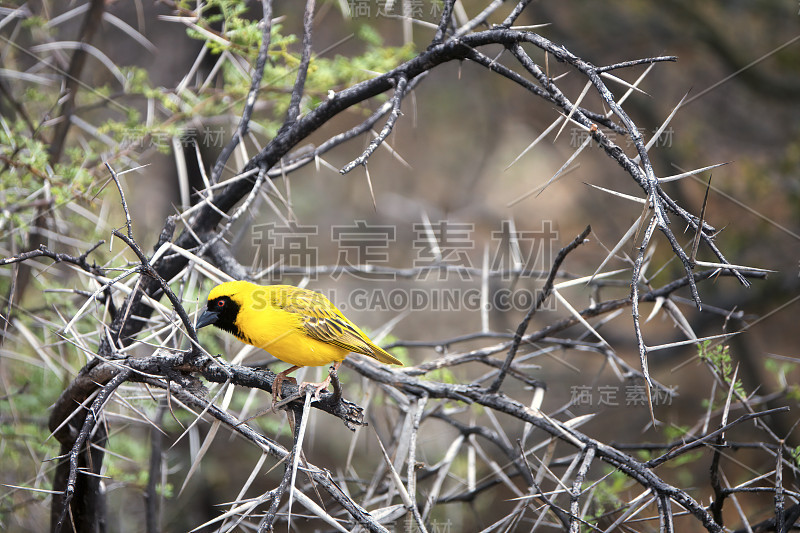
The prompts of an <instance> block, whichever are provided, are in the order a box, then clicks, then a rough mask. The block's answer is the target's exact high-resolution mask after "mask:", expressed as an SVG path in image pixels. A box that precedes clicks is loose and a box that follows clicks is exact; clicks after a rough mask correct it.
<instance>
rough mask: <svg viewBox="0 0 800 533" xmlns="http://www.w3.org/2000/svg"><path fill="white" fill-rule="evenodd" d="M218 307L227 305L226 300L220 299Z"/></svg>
mask: <svg viewBox="0 0 800 533" xmlns="http://www.w3.org/2000/svg"><path fill="white" fill-rule="evenodd" d="M217 307H225V300H220V301H218V302H217Z"/></svg>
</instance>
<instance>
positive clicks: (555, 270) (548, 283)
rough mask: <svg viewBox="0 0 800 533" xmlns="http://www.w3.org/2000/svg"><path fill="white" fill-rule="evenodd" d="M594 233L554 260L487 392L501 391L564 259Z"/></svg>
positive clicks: (588, 228)
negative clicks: (532, 320)
mask: <svg viewBox="0 0 800 533" xmlns="http://www.w3.org/2000/svg"><path fill="white" fill-rule="evenodd" d="M591 231H592V228H591V226H586V229H584V230H583V231H582V232H581V234H580V235H578V236H577V237H575V239H573V240H572V242H571V243H569V244H568V245H566V246H565V247H564V248H562V249H561V250H560V251H559V252H558V254H557V255H556V258H555V260H553V265H552V266H551V267H550V274H549V275H548V276H547V280H546V281H545V283H544V286H543V287H542V291H541V292H540V293H539V296H538V297H537V298H536V302H534V304H533V305H531V308H530V309H529V310H528V313H527V314H526V315H525V318H523V319H522V322H520V324H519V326H517V331H516V333H514V341H513V343H512V344H511V348H510V349H509V350H508V355H507V356H506V360H505V362H504V363H503V367H502V368H501V369H500V372H499V373H498V374H497V378H495V380H494V382H493V383H492V384H491V385H490V386H489V388H488V389H487V392H489V393H496V392H497V391H498V390H500V386H501V385H502V384H503V380H504V379H505V377H506V373H507V372H508V369H509V368H510V367H511V363H512V361H513V360H514V356H515V355H516V354H517V350H518V349H519V346H520V344H521V343H522V337H523V335H525V330H527V329H528V324H529V323H530V321H531V319H532V318H533V315H535V314H536V311H537V310H538V309H539V308H540V307H541V306H542V304H543V303H544V301H545V300H546V299H547V297H548V296H550V292H551V291H552V290H553V282H554V280H555V278H556V274H557V273H558V269H559V268H560V267H561V263H562V262H564V259H565V258H566V257H567V255H568V254H569V253H570V252H571V251H572V250H574V249H575V248H577V247H578V246H580V245H581V244H583V242H584V241H585V240H586V237H587V236H588V235H589V232H591Z"/></svg>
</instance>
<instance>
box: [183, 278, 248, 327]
mask: <svg viewBox="0 0 800 533" xmlns="http://www.w3.org/2000/svg"><path fill="white" fill-rule="evenodd" d="M252 287H253V284H252V283H249V282H247V281H229V282H227V283H222V284H220V285H217V286H216V287H214V288H213V289H211V292H210V293H209V295H208V302H206V308H205V310H204V311H203V313H202V314H201V315H200V317H199V318H198V319H197V324H195V328H196V329H200V328H204V327H206V326H210V325H211V324H213V325H215V326H216V327H218V328H220V329H224V330H225V331H228V332H230V333H233V334H234V335H237V336H238V333H239V332H238V329H239V328H238V327H237V326H236V316H237V315H238V314H239V310H240V309H241V308H242V305H243V303H244V301H245V297H246V295H247V293H248V291H251V290H252Z"/></svg>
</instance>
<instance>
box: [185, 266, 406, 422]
mask: <svg viewBox="0 0 800 533" xmlns="http://www.w3.org/2000/svg"><path fill="white" fill-rule="evenodd" d="M210 324H213V325H215V326H216V327H218V328H220V329H223V330H225V331H227V332H228V333H231V334H233V335H234V336H236V338H238V339H239V340H240V341H242V342H245V343H247V344H252V345H253V346H255V347H257V348H262V349H264V350H266V351H267V352H269V353H270V354H271V355H273V356H275V357H277V358H278V359H280V360H281V361H283V362H285V363H289V364H290V365H292V367H291V368H288V369H286V370H284V371H283V372H281V373H279V374H278V375H277V376H276V377H275V381H274V383H273V385H272V391H273V401H272V404H273V407H274V405H275V398H278V397H280V396H281V384H282V383H283V380H284V379H287V378H288V379H291V380H293V379H294V378H291V377H288V375H289V374H290V373H292V372H294V371H295V370H297V369H298V368H301V367H304V366H323V365H327V364H330V363H333V369H334V370H338V368H339V365H340V364H341V363H342V361H343V360H344V358H345V357H347V354H349V353H350V352H355V353H360V354H364V355H368V356H370V357H372V358H373V359H377V360H378V361H380V362H381V363H386V364H392V365H401V364H402V363H401V362H400V361H398V360H397V359H396V358H395V357H393V356H392V355H391V354H389V353H388V352H387V351H385V350H384V349H383V348H381V347H379V346H377V345H375V343H373V342H372V341H371V340H370V339H369V337H367V335H366V334H365V333H364V332H363V331H361V330H360V329H358V326H356V325H355V324H353V323H352V322H350V321H349V320H348V319H347V318H346V317H345V316H344V315H343V314H342V313H341V312H340V311H339V310H338V309H337V308H336V307H335V306H334V305H333V304H332V303H331V302H330V300H328V299H327V298H326V297H325V296H323V295H322V294H320V293H318V292H314V291H311V290H308V289H301V288H298V287H292V286H291V285H266V286H263V285H256V284H254V283H250V282H248V281H229V282H226V283H222V284H221V285H217V286H216V287H214V288H213V289H212V290H211V293H209V295H208V302H207V304H206V309H205V310H204V311H203V313H202V314H201V315H200V317H199V318H198V320H197V325H196V327H197V329H200V328H202V327H205V326H208V325H210ZM330 381H331V375H330V373H328V378H327V379H326V380H325V381H323V382H321V383H302V384H301V385H300V389H303V388H304V387H305V386H307V385H311V386H313V387H314V390H315V393H314V396H315V397H316V398H319V393H320V391H321V390H322V389H325V388H327V387H328V385H329V384H330Z"/></svg>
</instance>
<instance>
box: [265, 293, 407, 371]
mask: <svg viewBox="0 0 800 533" xmlns="http://www.w3.org/2000/svg"><path fill="white" fill-rule="evenodd" d="M282 292H283V293H282V294H281V296H280V298H279V300H280V306H281V307H282V308H283V310H284V311H287V312H289V313H294V314H297V315H298V316H299V317H300V318H301V320H302V325H303V330H304V331H305V333H306V334H307V335H308V336H309V337H311V338H313V339H316V340H318V341H320V342H325V343H328V344H333V345H334V346H339V347H341V348H344V349H345V350H347V351H349V352H355V353H360V354H364V355H368V356H370V357H372V358H374V359H377V360H378V361H380V362H381V363H387V364H392V365H400V364H402V363H401V362H400V361H399V360H397V359H396V358H395V357H393V356H392V355H391V354H390V353H388V352H386V351H385V350H383V349H382V348H381V347H379V346H376V345H375V344H374V343H373V342H372V341H371V340H369V337H367V335H366V334H365V333H364V332H363V331H361V330H360V329H358V326H356V325H355V324H353V323H352V322H350V321H349V320H348V319H347V317H345V316H344V315H343V314H342V313H341V312H340V311H339V310H338V309H337V308H336V307H335V306H334V305H333V304H332V303H331V302H330V300H328V299H327V298H326V297H325V296H323V295H322V294H320V293H318V292H314V291H310V290H307V289H299V288H297V287H290V288H288V289H287V290H286V291H282Z"/></svg>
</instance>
